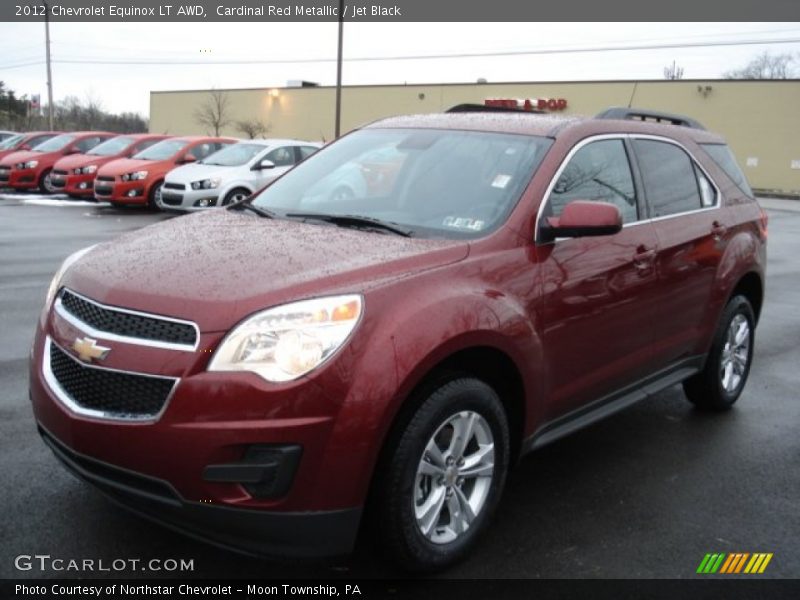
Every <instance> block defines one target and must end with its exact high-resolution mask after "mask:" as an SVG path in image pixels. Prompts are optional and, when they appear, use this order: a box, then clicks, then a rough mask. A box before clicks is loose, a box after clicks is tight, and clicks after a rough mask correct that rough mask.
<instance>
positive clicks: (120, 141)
mask: <svg viewBox="0 0 800 600" xmlns="http://www.w3.org/2000/svg"><path fill="white" fill-rule="evenodd" d="M132 143H133V138H129V137H125V136H122V135H121V136H119V137H115V138H111V139H110V140H107V141H105V142H103V143H102V144H98V145H97V146H95V147H94V148H92V149H91V150H90V151H89V152H87V153H86V154H91V155H92V156H114V155H115V154H119V153H120V152H122V151H123V150H125V148H127V147H128V146H130V145H131V144H132Z"/></svg>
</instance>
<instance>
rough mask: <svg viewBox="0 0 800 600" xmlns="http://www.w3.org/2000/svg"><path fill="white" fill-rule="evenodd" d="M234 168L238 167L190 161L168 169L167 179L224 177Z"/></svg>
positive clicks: (189, 179)
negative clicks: (170, 169)
mask: <svg viewBox="0 0 800 600" xmlns="http://www.w3.org/2000/svg"><path fill="white" fill-rule="evenodd" d="M236 168H238V167H220V166H219V165H200V164H198V163H191V164H188V165H182V166H180V167H178V168H177V169H173V170H172V171H170V172H169V176H168V177H167V181H172V182H174V183H191V182H192V181H199V180H201V179H208V178H210V177H225V175H226V174H228V173H230V172H231V170H232V169H236Z"/></svg>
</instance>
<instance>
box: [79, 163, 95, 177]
mask: <svg viewBox="0 0 800 600" xmlns="http://www.w3.org/2000/svg"><path fill="white" fill-rule="evenodd" d="M96 172H97V165H89V166H88V167H83V169H81V173H83V174H84V175H91V174H92V173H96Z"/></svg>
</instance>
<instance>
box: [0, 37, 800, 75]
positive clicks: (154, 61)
mask: <svg viewBox="0 0 800 600" xmlns="http://www.w3.org/2000/svg"><path fill="white" fill-rule="evenodd" d="M797 43H800V37H793V38H776V39H767V40H764V39H760V40H738V41H732V40H720V41H709V42H676V43H665V44H637V45H624V46H619V45H618V46H587V47H576V48H540V49H528V50H501V51H495V52H461V53H453V54H416V55H395V56H357V57H350V58H345V59H344V62H382V61H398V60H442V59H460V58H494V57H504V56H536V55H554V54H578V53H588V52H629V51H633V50H669V49H681V48H715V47H724V46H756V45H771V44H797ZM42 62H43V61H38V62H35V63H33V62H32V63H23V64H9V65H0V69H6V68H18V67H22V66H29V65H33V64H42ZM53 62H55V63H60V64H82V65H83V64H93V65H142V66H155V65H169V66H173V65H205V66H208V65H251V64H252V65H276V64H309V63H330V62H336V58H331V57H324V58H285V59H284V58H278V59H230V60H197V59H195V60H183V59H182V60H173V61H170V60H165V59H164V58H142V59H95V58H83V57H73V58H69V57H67V58H60V59H54V60H53Z"/></svg>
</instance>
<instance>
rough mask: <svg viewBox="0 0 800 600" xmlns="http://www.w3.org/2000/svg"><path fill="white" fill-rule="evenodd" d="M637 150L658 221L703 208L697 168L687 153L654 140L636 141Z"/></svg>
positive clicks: (634, 144) (648, 196) (649, 199)
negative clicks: (696, 174) (696, 172)
mask: <svg viewBox="0 0 800 600" xmlns="http://www.w3.org/2000/svg"><path fill="white" fill-rule="evenodd" d="M633 146H634V148H635V150H636V158H637V159H638V161H639V167H640V168H641V171H642V181H643V182H644V190H645V192H646V194H647V201H648V202H649V203H650V208H651V210H652V211H653V216H654V217H664V216H667V215H674V214H678V213H682V212H687V211H690V210H697V209H699V208H700V207H701V206H703V203H702V200H701V197H700V187H699V185H698V180H697V177H696V176H695V166H694V163H693V162H692V159H691V158H689V155H688V154H686V152H684V151H683V150H682V149H681V148H679V147H678V146H676V145H674V144H670V143H668V142H657V141H654V140H634V141H633ZM706 183H708V181H706Z"/></svg>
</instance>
